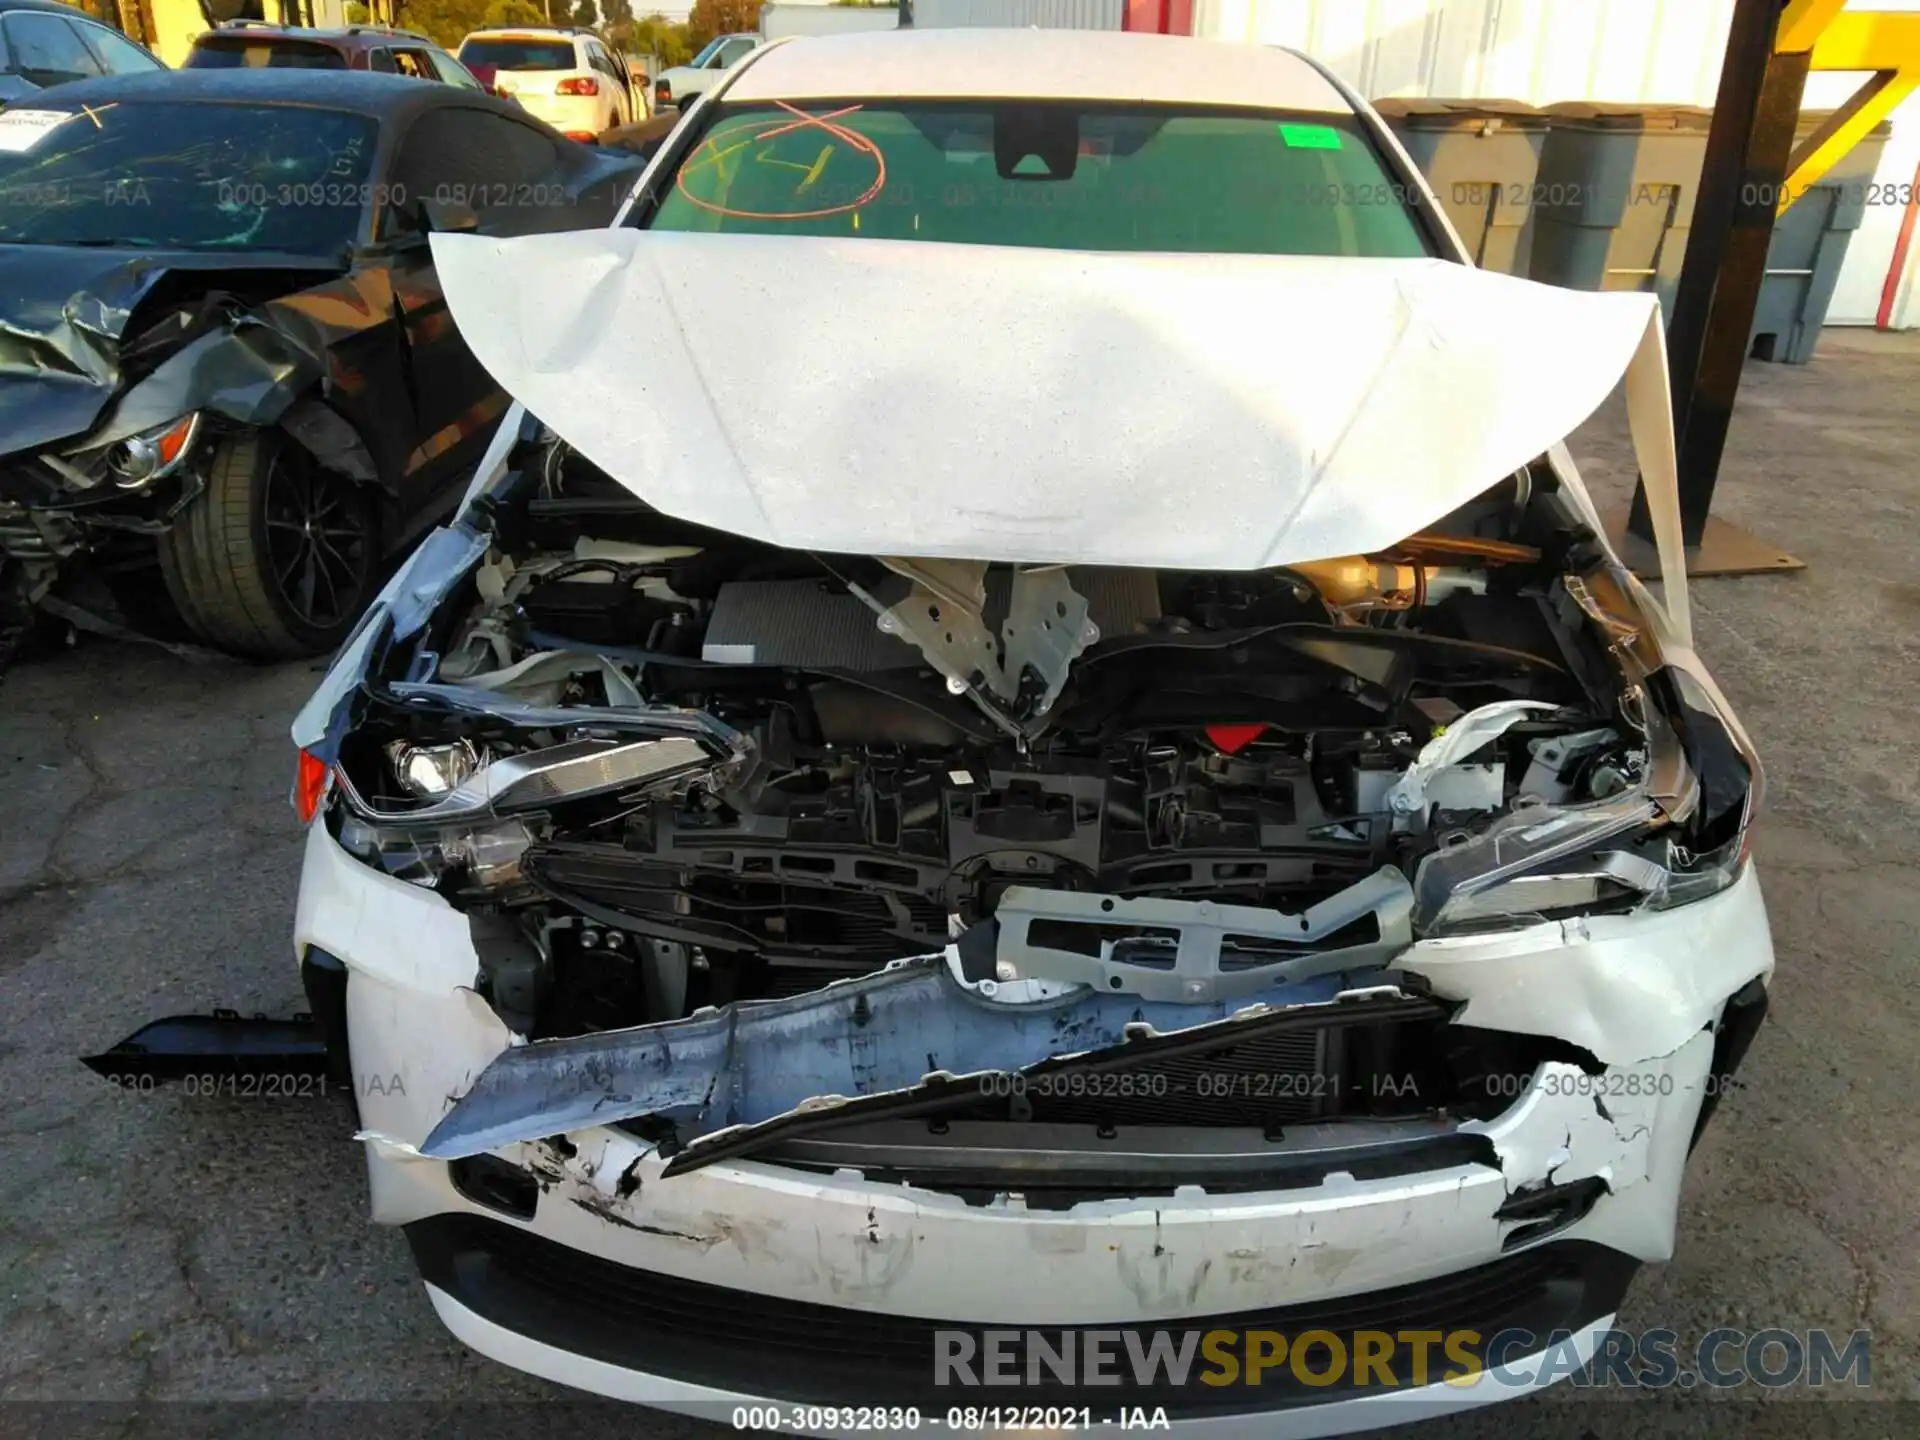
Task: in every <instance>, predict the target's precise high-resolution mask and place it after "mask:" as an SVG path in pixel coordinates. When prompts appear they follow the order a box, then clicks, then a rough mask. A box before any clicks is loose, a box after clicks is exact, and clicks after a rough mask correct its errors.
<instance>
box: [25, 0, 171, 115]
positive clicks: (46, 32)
mask: <svg viewBox="0 0 1920 1440" xmlns="http://www.w3.org/2000/svg"><path fill="white" fill-rule="evenodd" d="M166 68H167V67H166V66H165V65H163V64H161V63H160V62H159V61H158V60H156V59H155V58H154V57H153V56H152V55H151V54H149V53H148V52H147V50H146V48H145V47H144V46H141V45H136V44H135V43H134V42H133V41H131V40H129V39H128V38H127V37H126V36H124V35H122V34H121V33H120V32H119V31H118V30H113V29H110V28H108V27H107V26H105V25H102V24H101V23H100V22H99V21H98V20H96V19H95V18H94V17H93V16H91V15H89V14H87V12H86V11H84V10H80V9H77V8H76V7H74V6H72V5H59V4H55V3H54V0H0V105H7V104H11V103H12V102H14V101H16V100H23V99H25V98H26V97H27V96H29V95H32V94H34V93H35V92H36V91H40V90H45V89H46V88H48V87H49V86H52V85H65V84H67V83H68V82H69V81H73V80H91V79H92V78H94V77H95V76H97V75H136V74H139V73H140V72H142V71H145V70H164V69H166Z"/></svg>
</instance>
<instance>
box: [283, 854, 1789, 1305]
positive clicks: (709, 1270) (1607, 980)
mask: <svg viewBox="0 0 1920 1440" xmlns="http://www.w3.org/2000/svg"><path fill="white" fill-rule="evenodd" d="M303 878H304V881H305V883H304V885H303V896H305V895H308V894H311V895H313V896H315V897H317V899H316V903H313V904H308V903H306V902H305V901H304V900H303V904H302V907H301V912H300V927H299V933H298V943H299V944H300V945H302V946H305V945H309V944H313V945H320V946H323V947H324V948H326V949H327V950H328V951H329V952H330V953H332V954H334V955H336V956H338V957H339V958H340V959H341V960H343V961H344V962H345V963H346V965H347V966H348V968H349V972H350V976H351V980H350V984H349V990H348V1002H349V1017H350V1025H351V1028H352V1039H353V1058H354V1064H355V1068H356V1071H359V1072H363V1073H368V1074H382V1075H384V1074H387V1073H389V1072H392V1073H396V1074H398V1075H400V1076H401V1077H403V1081H404V1083H403V1085H401V1086H399V1087H390V1089H392V1091H393V1093H387V1094H381V1095H376V1096H370V1097H369V1098H368V1099H366V1100H363V1102H362V1105H363V1119H364V1121H365V1124H366V1126H367V1128H368V1129H369V1130H373V1131H377V1132H379V1133H380V1134H382V1135H383V1136H387V1137H390V1138H391V1139H392V1140H394V1141H397V1142H400V1143H401V1144H402V1145H409V1146H417V1145H419V1144H420V1143H422V1142H423V1141H424V1140H425V1138H426V1136H427V1135H428V1134H429V1132H431V1131H432V1129H433V1128H434V1127H435V1125H437V1124H438V1123H439V1122H440V1120H441V1119H442V1118H443V1116H444V1115H445V1114H446V1113H447V1112H448V1110H449V1109H450V1108H451V1107H452V1105H453V1104H454V1103H455V1102H456V1101H457V1099H458V1097H459V1096H460V1095H461V1094H462V1093H464V1091H465V1090H466V1089H468V1088H470V1087H471V1085H472V1083H473V1080H474V1078H475V1077H476V1076H477V1075H478V1074H479V1073H480V1072H481V1070H482V1069H483V1068H484V1067H485V1065H486V1064H487V1063H489V1062H490V1061H491V1060H492V1059H493V1058H494V1057H496V1056H497V1055H498V1054H499V1053H500V1052H501V1051H502V1050H503V1049H505V1048H506V1047H507V1046H508V1045H509V1044H511V1043H512V1041H513V1037H511V1036H510V1035H508V1034H507V1033H506V1032H505V1030H504V1027H502V1026H501V1025H500V1022H499V1021H498V1020H497V1019H496V1018H495V1017H493V1015H492V1014H491V1012H490V1011H488V1010H487V1009H486V1007H485V1006H484V1005H483V1004H481V1003H479V1002H478V1001H477V1000H476V999H475V998H474V997H473V996H472V995H471V993H470V990H469V988H468V987H469V986H471V984H472V983H473V978H474V976H475V974H476V973H477V969H478V959H477V955H476V954H475V952H474V949H473V946H472V943H471V940H470V938H469V937H468V935H467V933H466V927H465V922H464V920H463V919H462V918H461V917H460V916H458V915H457V914H456V913H455V912H454V911H453V910H452V909H451V908H450V907H448V906H447V905H446V903H445V902H444V901H443V900H441V899H440V897H438V896H437V895H435V894H433V893H431V892H430V891H425V890H421V889H418V888H416V887H412V886H407V885H404V884H400V883H398V882H395V881H392V880H388V879H384V878H382V877H380V876H377V875H374V874H372V873H371V872H370V871H368V870H367V869H366V868H365V867H364V866H361V865H359V864H358V863H357V862H355V861H354V860H353V859H352V858H351V857H349V856H347V855H346V854H345V853H344V852H342V851H340V850H339V849H338V847H337V845H336V844H335V842H334V841H333V840H332V838H331V837H329V836H328V835H327V834H326V833H325V831H324V829H323V828H321V827H316V828H315V829H314V830H313V831H312V832H311V837H310V840H309V850H308V857H307V867H306V873H305V876H304V877H303ZM318 897H324V903H319V899H318ZM1682 917H1687V918H1685V919H1683V918H1682ZM1588 924H1589V925H1590V926H1593V925H1603V924H1611V925H1617V926H1618V928H1617V929H1616V930H1614V931H1613V932H1612V933H1605V934H1599V935H1596V936H1593V937H1591V938H1590V939H1586V940H1582V939H1580V938H1578V937H1576V936H1573V935H1570V934H1568V933H1567V932H1565V931H1563V930H1562V929H1561V928H1560V927H1557V926H1554V927H1535V928H1533V929H1531V930H1527V931H1522V932H1517V933H1515V934H1511V935H1506V936H1500V937H1488V938H1483V939H1479V940H1454V941H1447V942H1443V943H1441V942H1435V943H1433V944H1430V945H1417V946H1415V947H1413V950H1412V951H1410V952H1409V953H1410V955H1412V956H1416V957H1418V964H1419V967H1420V973H1424V974H1428V975H1429V976H1430V977H1431V978H1432V980H1433V983H1434V986H1435V989H1436V990H1438V991H1442V992H1443V993H1449V994H1451V995H1453V996H1455V997H1456V998H1466V999H1467V1002H1468V1003H1467V1007H1466V1009H1465V1010H1464V1011H1462V1012H1461V1014H1460V1016H1458V1017H1457V1019H1458V1020H1459V1021H1460V1023H1467V1024H1476V1025H1483V1026H1491V1027H1494V1028H1500V1027H1502V1026H1506V1025H1510V1026H1513V1027H1514V1028H1517V1029H1523V1030H1525V1031H1527V1032H1528V1033H1543V1032H1544V1033H1553V1034H1557V1035H1560V1036H1561V1037H1562V1038H1565V1039H1568V1040H1571V1041H1572V1042H1574V1043H1576V1044H1580V1045H1583V1046H1585V1047H1586V1048H1588V1049H1591V1050H1593V1051H1594V1052H1595V1053H1596V1054H1597V1055H1600V1056H1601V1057H1602V1058H1603V1059H1604V1060H1606V1062H1607V1069H1606V1070H1605V1071H1604V1072H1603V1073H1602V1074H1600V1075H1589V1074H1586V1073H1585V1072H1580V1071H1577V1070H1575V1069H1574V1068H1573V1067H1568V1066H1562V1065H1558V1064H1555V1065H1549V1066H1545V1067H1542V1069H1541V1070H1540V1071H1539V1072H1538V1073H1537V1074H1536V1076H1535V1077H1534V1079H1533V1081H1532V1083H1531V1085H1530V1086H1529V1087H1528V1088H1527V1090H1526V1091H1525V1092H1524V1093H1523V1094H1522V1095H1520V1096H1519V1097H1517V1098H1516V1100H1515V1103H1514V1104H1513V1105H1512V1106H1510V1107H1509V1108H1508V1109H1507V1110H1506V1111H1505V1112H1504V1113H1503V1114H1501V1115H1500V1116H1498V1117H1497V1118H1496V1119H1494V1120H1492V1121H1488V1122H1485V1123H1484V1124H1483V1125H1481V1126H1479V1127H1477V1128H1476V1129H1475V1130H1474V1131H1473V1132H1471V1133H1478V1134H1484V1135H1485V1136H1486V1138H1487V1139H1488V1140H1489V1141H1490V1142H1491V1144H1492V1146H1493V1148H1494V1151H1495V1152H1496V1154H1497V1155H1498V1157H1499V1164H1498V1166H1497V1167H1496V1166H1494V1165H1490V1164H1486V1163H1466V1164H1450V1165H1447V1166H1444V1167H1441V1168H1437V1169H1435V1170H1432V1171H1430V1172H1423V1173H1420V1174H1416V1175H1401V1176H1395V1177H1391V1178H1385V1179H1369V1180H1355V1179H1352V1178H1350V1177H1343V1176H1341V1175H1337V1174H1336V1175H1331V1176H1328V1177H1326V1178H1325V1179H1324V1180H1323V1181H1322V1182H1321V1183H1319V1184H1317V1185H1313V1186H1310V1187H1305V1188H1299V1189H1290V1190H1285V1191H1277V1192H1266V1193H1256V1194H1222V1195H1211V1194H1208V1193H1205V1192H1204V1191H1202V1190H1200V1189H1198V1188H1187V1189H1182V1190H1181V1191H1179V1192H1178V1193H1176V1194H1174V1195H1172V1196H1161V1197H1151V1198H1140V1199H1116V1200H1096V1201H1088V1202H1084V1203H1081V1204H1078V1205H1074V1206H1072V1207H1071V1208H1069V1209H1066V1210H1060V1211H1044V1212H1043V1211H1029V1210H1027V1209H1025V1208H1024V1207H1023V1206H1022V1205H1021V1203H1020V1202H1019V1201H1018V1200H1017V1199H1016V1198H1012V1197H1003V1198H1002V1199H1000V1200H999V1201H996V1202H995V1203H993V1204H990V1205H969V1204H967V1203H965V1202H964V1201H962V1200H960V1199H958V1198H955V1197H950V1196H946V1195H943V1194H939V1193H936V1192H933V1191H929V1190H921V1189H916V1188H912V1187H907V1186H901V1185H895V1184H883V1183H875V1182H870V1181H868V1180H866V1179H864V1178H862V1177H860V1176H858V1175H857V1174H851V1173H844V1172H843V1173H838V1174H833V1175H817V1174H808V1173H804V1172H800V1171H796V1170H792V1169H788V1168H785V1167H782V1166H780V1165H776V1164H770V1163H763V1162H759V1161H753V1160H740V1161H723V1162H719V1163H715V1164H713V1165H710V1166H708V1167H707V1168H705V1169H701V1170H698V1171H694V1172H691V1173H687V1174H684V1175H676V1176H671V1177H666V1176H664V1175H663V1173H662V1172H663V1171H664V1169H665V1167H666V1160H665V1159H664V1157H662V1156H661V1155H660V1154H658V1153H657V1151H656V1150H655V1148H654V1147H653V1146H652V1145H651V1144H650V1143H649V1142H645V1141H642V1140H639V1139H637V1138H635V1137H633V1136H631V1135H628V1134H626V1133H624V1132H619V1131H614V1130H610V1129H605V1128H600V1127H594V1126H590V1127H587V1128H584V1129H578V1130H575V1131H573V1132H571V1134H570V1135H569V1136H568V1140H569V1144H570V1145H571V1147H572V1152H573V1153H572V1154H571V1155H566V1154H564V1151H563V1150H556V1149H555V1148H554V1147H551V1146H548V1145H546V1144H545V1143H544V1142H534V1143H530V1144H525V1145H516V1146H509V1147H505V1149H504V1150H503V1151H502V1152H501V1153H503V1154H505V1155H506V1156H508V1157H509V1158H512V1159H515V1160H518V1161H521V1162H522V1163H530V1164H531V1167H532V1168H534V1169H535V1170H536V1172H537V1173H541V1174H542V1175H543V1176H544V1177H545V1182H546V1193H545V1195H544V1196H543V1198H542V1201H541V1204H540V1207H539V1212H538V1215H537V1218H536V1219H534V1220H533V1221H531V1222H529V1226H530V1228H531V1229H533V1230H534V1231H535V1232H537V1233H538V1234H540V1235H542V1236H544V1237H546V1238H548V1239H551V1240H554V1241H556V1242H558V1243H560V1244H563V1245H568V1246H572V1247H574V1248H576V1249H580V1250H583V1251H587V1252H589V1253H591V1254H594V1255H596V1256H600V1257H602V1258H605V1259H607V1260H611V1261H613V1262H615V1263H618V1264H621V1265H627V1266H632V1267H636V1268H639V1269H643V1270H650V1271H657V1272H660V1273H664V1274H671V1275H678V1276H683V1277H686V1278H689V1279H699V1280H701V1281H704V1282H707V1283H711V1284H715V1285H722V1286H729V1287H734V1288H738V1289H741V1290H743V1291H748V1292H752V1293H758V1294H765V1295H772V1296H778V1297H781V1298H785V1299H793V1300H806V1301H812V1302H817V1303H822V1304H830V1305H838V1306H845V1307H852V1308H855V1309H864V1310H872V1311H876V1312H879V1313H887V1314H902V1315H910V1314H937V1315H942V1316H949V1317H954V1318H966V1317H972V1318H976V1319H980V1320H989V1319H990V1320H994V1321H1006V1322H1031V1323H1036V1324H1038V1323H1088V1322H1095V1321H1104V1320H1120V1319H1129V1320H1138V1319H1141V1318H1177V1317H1181V1316H1202V1315H1218V1314H1223V1313H1230V1312H1233V1311H1235V1310H1240V1309H1245V1308H1248V1307H1249V1306H1251V1305H1254V1304H1256V1303H1257V1304H1261V1305H1271V1304H1276V1303H1289V1302H1293V1301H1306V1300H1310V1299H1314V1298H1327V1297H1334V1296H1341V1295H1349V1294H1359V1293H1363V1292H1366V1291H1371V1290H1377V1289H1382V1288H1388V1287H1392V1286H1396V1285H1402V1284H1409V1283H1414V1282H1418V1281H1421V1280H1427V1279H1433V1278H1437V1277H1439V1276H1442V1275H1446V1274H1449V1273H1453V1272H1456V1271H1458V1270H1460V1269H1463V1268H1466V1267H1470V1266H1472V1265H1475V1264H1479V1263H1482V1262H1485V1261H1489V1260H1493V1259H1496V1258H1498V1257H1499V1256H1500V1255H1501V1253H1502V1244H1503V1241H1504V1240H1505V1238H1506V1236H1507V1234H1508V1233H1509V1232H1510V1230H1511V1229H1512V1224H1513V1222H1510V1221H1504V1220H1501V1219H1499V1218H1497V1217H1496V1214H1495V1212H1496V1211H1497V1210H1499V1208H1500V1207H1501V1206H1502V1205H1503V1204H1504V1203H1505V1202H1506V1201H1507V1200H1508V1199H1509V1197H1510V1196H1511V1195H1513V1194H1514V1193H1516V1192H1518V1191H1521V1190H1524V1189H1526V1188H1528V1187H1533V1186H1537V1185H1539V1184H1541V1183H1542V1182H1551V1183H1565V1182H1567V1181H1570V1180H1574V1179H1580V1178H1585V1177H1589V1176H1598V1177H1601V1178H1602V1179H1604V1180H1605V1181H1606V1183H1607V1188H1608V1192H1609V1193H1607V1194H1605V1195H1603V1196H1602V1197H1601V1198H1600V1199H1599V1200H1598V1202H1597V1203H1596V1204H1595V1205H1594V1207H1593V1209H1592V1211H1591V1212H1590V1213H1589V1214H1587V1215H1586V1216H1585V1218H1583V1219H1581V1220H1579V1221H1577V1222H1576V1223H1575V1224H1573V1225H1572V1226H1571V1227H1570V1228H1568V1229H1566V1230H1564V1231H1562V1232H1560V1233H1559V1234H1558V1235H1557V1236H1556V1238H1565V1239H1579V1238H1590V1239H1595V1240H1600V1241H1604V1242H1605V1243H1606V1244H1608V1245H1611V1246H1613V1247H1615V1248H1617V1249H1619V1250H1621V1251H1623V1252H1624V1253H1627V1254H1630V1255H1633V1256H1636V1257H1638V1258H1640V1259H1643V1260H1658V1259H1662V1258H1665V1257H1666V1255H1667V1254H1668V1253H1669V1251H1670V1247H1671V1244H1672V1236H1673V1223H1674V1214H1675V1210H1676V1206H1677V1200H1678V1193H1679V1185H1680V1179H1681V1173H1682V1169H1683V1166H1684V1160H1685V1155H1686V1151H1687V1146H1688V1142H1689V1139H1690V1137H1691V1134H1692V1129H1693V1124H1694V1120H1695V1117H1696V1116H1697V1114H1698V1112H1699V1108H1700V1103H1701V1098H1702V1094H1703V1090H1704V1085H1705V1080H1706V1076H1707V1074H1708V1071H1709V1068H1710V1063H1711V1052H1712V1041H1713V1037H1712V1034H1711V1033H1710V1031H1709V1030H1708V1029H1707V1028H1706V1027H1707V1026H1708V1025H1710V1024H1711V1022H1712V1021H1713V1019H1714V1018H1715V1016H1716V1015H1717V1013H1718V1010H1719V1008H1720V1006H1721V1005H1722V1004H1723V1003H1724V1001H1725V999H1726V997H1727V996H1728V995H1729V994H1730V993H1731V992H1732V991H1733V990H1734V989H1735V988H1737V986H1738V985H1739V984H1741V983H1743V982H1744V981H1745V980H1746V979H1749V978H1751V977H1753V976H1754V975H1759V974H1765V973H1766V972H1767V971H1768V970H1769V969H1770V967H1771V959H1772V957H1771V951H1770V949H1769V948H1768V946H1767V944H1766V928H1765V913H1764V908H1763V906H1762V904H1761V900H1760V894H1759V890H1758V886H1757V883H1756V882H1755V881H1754V880H1753V879H1752V878H1751V877H1748V878H1747V879H1745V880H1743V881H1742V882H1741V883H1740V884H1739V885H1737V886H1735V887H1733V888H1732V889H1730V890H1728V891H1727V892H1725V893H1724V894H1722V895H1719V896H1715V897H1712V898H1710V899H1706V900H1702V901H1700V902H1698V903H1697V904H1695V905H1691V906H1688V907H1686V908H1685V909H1684V910H1682V911H1680V912H1676V913H1675V914H1674V915H1672V916H1658V917H1641V918H1635V919H1630V920H1628V919H1622V920H1619V921H1617V922H1600V921H1590V922H1588ZM1700 927H1704V928H1705V930H1709V931H1711V932H1712V933H1713V934H1714V936H1715V937H1716V939H1715V943H1714V944H1711V945H1708V944H1703V943H1701V934H1702V933H1703V931H1702V928H1700ZM1409 968H1412V967H1411V966H1410V967H1409ZM1508 991H1513V992H1515V993H1516V994H1517V995H1518V996H1520V997H1522V998H1521V999H1517V1000H1515V1001H1513V1002H1511V1003H1508V1002H1505V1001H1504V1000H1503V998H1502V997H1503V996H1504V995H1505V993H1506V992H1508ZM1555 996H1558V997H1559V999H1558V1001H1557V1002H1556V1000H1555V999H1554V997H1555ZM1556 1016H1559V1017H1562V1018H1559V1019H1556V1018H1555V1017H1556ZM429 1035H430V1036H432V1037H433V1043H432V1044H431V1045H427V1044H423V1043H422V1037H423V1036H429ZM1596 1098H1597V1101H1598V1103H1596ZM1602 1107H1604V1109H1605V1112H1606V1113H1605V1114H1602V1113H1601V1112H1602ZM1609 1117H1611V1118H1609ZM368 1166H369V1170H370V1172H371V1175H372V1179H373V1190H374V1203H375V1218H376V1219H378V1220H381V1221H384V1222H387V1223H399V1224H404V1223H407V1222H410V1221H413V1220H417V1219H422V1218H424V1217H429V1216H433V1215H439V1214H444V1213H448V1212H462V1211H465V1212H470V1213H476V1214H484V1213H485V1211H484V1210H482V1209H481V1208H480V1207H478V1206H476V1205H475V1204H474V1203H473V1202H472V1201H471V1200H469V1199H468V1198H466V1197H465V1196H464V1195H463V1194H461V1193H460V1192H459V1191H458V1190H456V1189H455V1188H454V1186H453V1184H452V1182H451V1180H450V1178H449V1172H448V1167H447V1166H446V1164H444V1163H442V1162H439V1161H432V1160H425V1159H418V1158H409V1157H408V1156H406V1155H405V1154H404V1153H398V1152H395V1151H393V1150H391V1149H389V1148H387V1147H385V1146H379V1145H370V1146H369V1149H368ZM1036 1259H1043V1260H1044V1263H1045V1264H1046V1266H1047V1267H1048V1273H1049V1275H1050V1277H1052V1279H1053V1282H1054V1283H1050V1284H1049V1285H1048V1286H1045V1287H1019V1288H1015V1289H1009V1287H1007V1286H1005V1285H1004V1283H1003V1282H1002V1278H1001V1277H1003V1276H1004V1275H1006V1274H1008V1273H1018V1272H1019V1271H1022V1270H1025V1269H1028V1268H1030V1267H1031V1266H1032V1265H1033V1264H1034V1263H1035V1261H1036Z"/></svg>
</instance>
